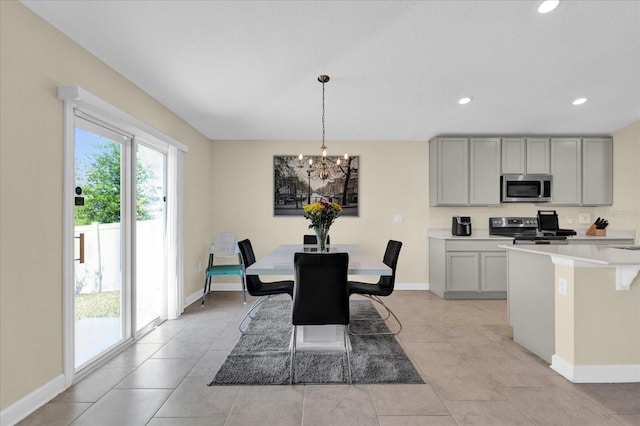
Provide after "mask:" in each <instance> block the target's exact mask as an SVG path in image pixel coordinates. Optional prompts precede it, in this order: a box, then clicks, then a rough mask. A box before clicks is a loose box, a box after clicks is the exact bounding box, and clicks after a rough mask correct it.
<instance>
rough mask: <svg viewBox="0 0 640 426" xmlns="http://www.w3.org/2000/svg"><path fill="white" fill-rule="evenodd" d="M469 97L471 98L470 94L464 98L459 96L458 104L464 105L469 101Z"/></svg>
mask: <svg viewBox="0 0 640 426" xmlns="http://www.w3.org/2000/svg"><path fill="white" fill-rule="evenodd" d="M471 99H473V98H472V97H471V96H465V97H464V98H460V100H458V103H459V104H460V105H466V104H468V103H469V102H471Z"/></svg>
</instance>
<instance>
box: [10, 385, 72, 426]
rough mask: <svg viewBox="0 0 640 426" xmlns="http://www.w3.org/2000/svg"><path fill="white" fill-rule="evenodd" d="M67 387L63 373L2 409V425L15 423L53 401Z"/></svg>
mask: <svg viewBox="0 0 640 426" xmlns="http://www.w3.org/2000/svg"><path fill="white" fill-rule="evenodd" d="M65 389H66V388H65V379H64V375H63V374H61V375H59V376H58V377H56V378H55V379H53V380H51V381H50V382H48V383H46V384H44V385H43V386H41V387H39V388H38V389H36V390H34V391H33V392H31V393H30V394H28V395H27V396H25V397H23V398H21V399H20V400H18V401H16V402H14V403H13V404H11V405H10V406H8V407H7V408H5V409H4V410H2V412H0V425H2V426H11V425H15V424H16V423H18V422H19V421H21V420H23V419H24V418H26V417H27V416H28V415H29V414H31V413H33V412H34V411H36V410H37V409H38V408H40V407H42V406H43V405H44V404H46V403H47V402H49V401H51V400H52V399H53V398H55V397H56V396H57V395H58V394H60V393H61V392H63V391H64V390H65Z"/></svg>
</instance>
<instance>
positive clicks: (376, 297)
mask: <svg viewBox="0 0 640 426" xmlns="http://www.w3.org/2000/svg"><path fill="white" fill-rule="evenodd" d="M362 296H365V297H368V298H369V299H371V300H373V301H374V302H377V303H379V304H380V305H381V306H382V307H383V308H384V309H385V310H386V311H387V316H386V318H380V320H386V319H388V318H389V317H393V319H395V320H396V322H397V323H398V325H399V327H400V328H399V329H398V331H395V332H394V331H389V332H386V333H354V332H353V331H351V324H349V325H348V326H347V330H348V331H349V334H351V335H353V336H382V335H391V336H395V335H396V334H399V333H400V332H401V331H402V323H401V322H400V320H399V319H398V317H397V316H396V314H395V313H393V311H392V310H391V309H389V307H388V306H387V305H385V304H384V302H383V301H382V300H381V299H380V298H379V297H378V296H373V295H369V294H363V295H362ZM377 319H378V318H376V320H377ZM352 321H353V319H352ZM356 321H361V319H356ZM362 321H364V319H362Z"/></svg>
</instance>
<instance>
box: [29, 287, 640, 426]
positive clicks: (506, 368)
mask: <svg viewBox="0 0 640 426" xmlns="http://www.w3.org/2000/svg"><path fill="white" fill-rule="evenodd" d="M241 300H242V299H241V294H240V293H239V292H238V293H235V292H220V293H212V295H211V296H210V298H209V300H208V301H207V304H206V306H205V307H204V308H201V307H200V303H199V301H198V302H196V303H194V304H193V305H191V306H190V307H188V308H187V310H186V312H185V314H184V315H183V316H182V317H181V318H180V319H178V320H175V321H167V322H165V323H164V324H162V325H161V326H159V327H158V328H156V329H155V330H154V331H152V332H151V333H150V334H148V335H147V336H145V337H144V338H143V339H141V340H140V341H139V342H138V343H137V344H136V345H134V346H133V347H131V348H129V349H127V350H126V351H125V352H123V353H121V354H120V355H118V356H117V357H116V358H114V359H113V360H111V361H110V362H109V363H108V364H106V365H105V366H104V367H102V368H100V369H99V370H97V371H95V372H94V373H92V374H91V375H89V376H88V377H86V378H85V379H83V380H82V381H80V382H79V383H77V384H76V385H75V386H73V387H71V388H70V389H68V390H67V391H66V392H64V393H62V394H60V395H59V396H58V397H56V398H55V399H54V400H53V401H51V402H50V403H48V404H46V405H45V406H43V407H42V408H40V409H39V410H37V411H36V412H35V413H33V414H32V415H31V416H29V417H28V418H27V419H25V420H24V421H23V422H21V423H20V424H21V425H49V426H51V425H70V424H72V425H74V426H75V425H91V426H97V425H109V426H112V425H114V426H115V425H118V426H120V425H150V426H165V425H190V426H191V425H261V426H268V425H278V426H283V425H332V426H333V425H381V426H391V425H402V426H411V425H471V424H473V425H488V426H489V425H490V426H494V425H581V426H582V425H640V383H632V384H618V385H611V384H589V385H574V384H572V383H570V382H569V381H567V380H565V379H564V378H563V377H561V376H559V375H557V374H556V373H555V372H554V371H552V370H551V369H550V368H549V367H548V366H547V364H546V363H545V362H544V361H542V360H541V359H539V358H538V357H536V356H534V355H532V354H531V353H529V352H527V351H526V350H525V349H523V348H522V347H520V346H519V345H517V344H515V343H513V341H512V340H511V328H510V327H509V326H508V325H507V324H506V302H505V301H503V300H489V301H466V300H464V301H446V300H442V299H439V298H438V297H436V296H433V295H432V294H431V293H429V292H422V291H420V292H418V291H412V292H408V291H404V292H403V291H396V292H395V293H394V294H393V295H392V296H390V297H388V298H387V300H388V304H389V305H390V306H391V307H392V309H394V311H395V312H396V313H397V314H398V315H399V317H400V318H401V320H402V321H403V323H404V331H403V332H402V333H401V334H400V335H399V336H398V340H399V341H400V343H401V345H402V346H403V347H404V349H405V350H406V352H407V354H408V355H409V357H410V358H411V360H412V361H413V363H414V365H415V366H416V368H417V369H418V371H419V372H420V374H421V375H422V377H423V379H424V381H425V383H426V384H424V385H369V386H347V385H316V386H293V387H290V386H265V387H263V386H238V387H234V386H227V387H208V386H206V384H207V383H208V382H209V381H210V380H211V379H212V377H213V375H214V374H215V372H216V371H217V369H218V367H219V366H220V365H221V364H222V362H223V361H224V359H225V357H226V354H227V353H228V352H229V351H230V350H231V348H233V346H234V344H235V342H236V341H237V339H238V337H239V333H238V331H237V327H236V325H237V322H238V320H239V319H240V318H241V317H242V315H243V314H244V312H245V310H246V309H247V306H244V305H242V303H241Z"/></svg>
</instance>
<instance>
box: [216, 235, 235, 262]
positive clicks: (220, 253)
mask: <svg viewBox="0 0 640 426" xmlns="http://www.w3.org/2000/svg"><path fill="white" fill-rule="evenodd" d="M209 253H211V254H213V255H214V256H215V257H231V256H235V255H237V254H238V245H237V244H236V236H235V234H234V233H233V232H221V233H219V234H218V235H217V236H216V238H215V239H214V240H213V244H211V247H209Z"/></svg>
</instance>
